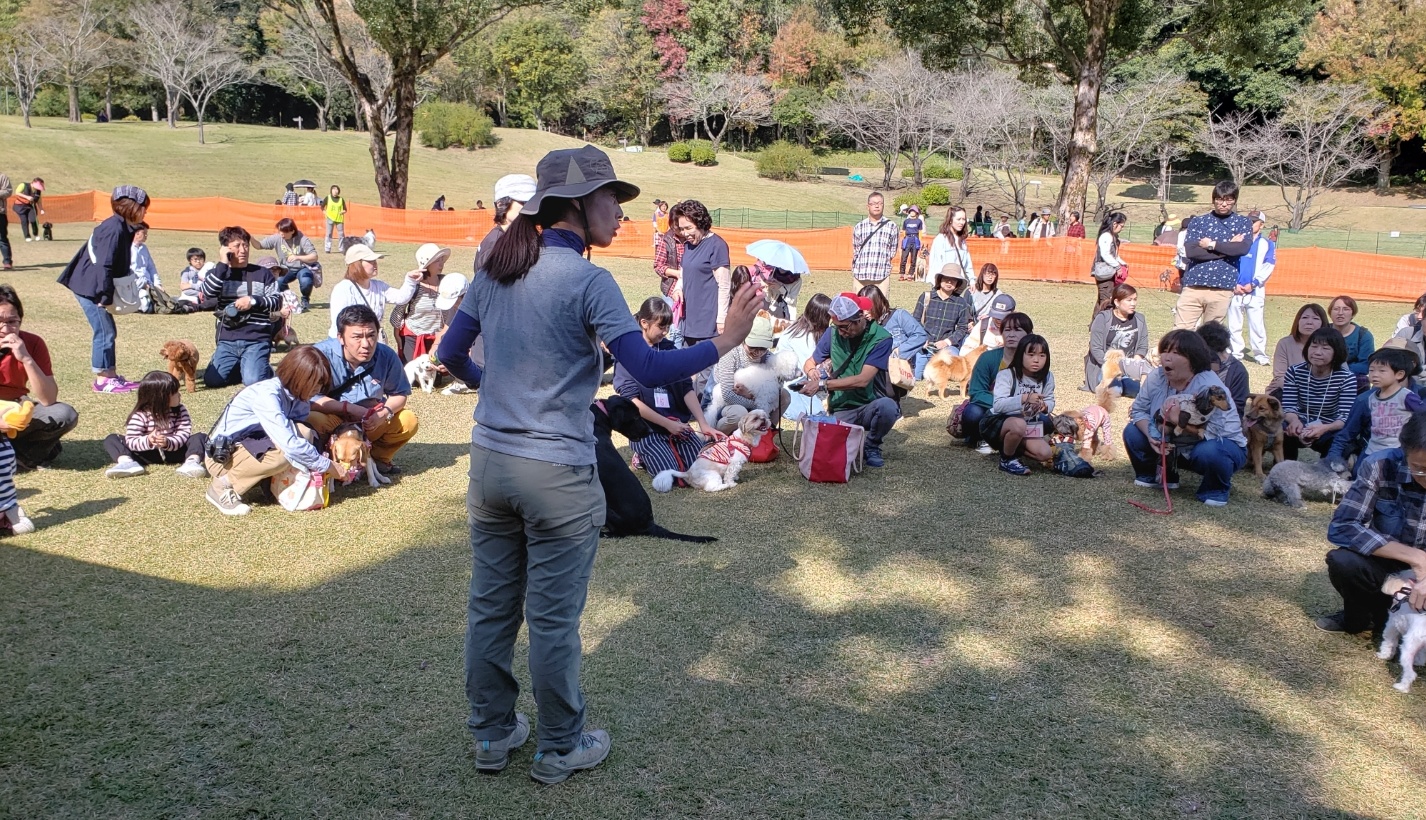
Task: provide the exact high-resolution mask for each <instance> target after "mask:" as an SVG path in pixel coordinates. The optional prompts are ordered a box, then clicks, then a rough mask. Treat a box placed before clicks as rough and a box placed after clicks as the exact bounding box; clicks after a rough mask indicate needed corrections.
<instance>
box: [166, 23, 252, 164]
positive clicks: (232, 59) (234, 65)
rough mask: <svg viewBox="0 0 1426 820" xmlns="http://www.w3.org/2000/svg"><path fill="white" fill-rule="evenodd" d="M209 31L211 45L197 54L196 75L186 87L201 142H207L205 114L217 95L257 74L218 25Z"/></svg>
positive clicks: (194, 61)
mask: <svg viewBox="0 0 1426 820" xmlns="http://www.w3.org/2000/svg"><path fill="white" fill-rule="evenodd" d="M208 33H209V34H210V37H209V38H208V42H209V43H210V44H211V45H209V46H208V48H206V49H204V50H203V51H200V52H199V53H198V54H197V55H196V56H195V57H194V60H193V63H194V66H193V78H192V79H191V80H189V82H188V85H186V86H184V87H183V96H184V97H186V98H187V99H188V103H189V104H190V105H192V106H193V113H194V115H196V116H197V117H198V144H199V145H203V144H204V142H205V138H204V133H203V116H204V113H205V112H206V111H207V110H208V104H209V103H210V102H212V101H213V97H214V96H216V95H217V94H218V92H220V91H222V90H224V89H227V88H232V87H233V86H235V85H241V84H243V83H246V82H250V81H251V80H252V79H253V76H254V75H253V70H252V68H251V67H249V66H248V64H247V63H245V62H243V58H242V57H241V56H239V55H238V51H237V49H235V48H233V47H232V46H229V45H226V44H224V43H223V42H222V39H221V37H220V36H219V33H218V27H217V26H216V25H213V26H211V28H209V29H208Z"/></svg>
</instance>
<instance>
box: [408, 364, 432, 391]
mask: <svg viewBox="0 0 1426 820" xmlns="http://www.w3.org/2000/svg"><path fill="white" fill-rule="evenodd" d="M439 372H440V371H438V370H437V369H436V361H435V359H432V358H431V357H430V355H422V356H417V357H416V358H414V359H412V360H411V361H409V362H407V363H406V381H408V382H410V383H411V384H416V383H417V382H419V383H420V384H421V389H422V390H424V391H425V392H427V393H429V392H431V390H432V389H433V388H435V386H436V376H437V375H438V374H439Z"/></svg>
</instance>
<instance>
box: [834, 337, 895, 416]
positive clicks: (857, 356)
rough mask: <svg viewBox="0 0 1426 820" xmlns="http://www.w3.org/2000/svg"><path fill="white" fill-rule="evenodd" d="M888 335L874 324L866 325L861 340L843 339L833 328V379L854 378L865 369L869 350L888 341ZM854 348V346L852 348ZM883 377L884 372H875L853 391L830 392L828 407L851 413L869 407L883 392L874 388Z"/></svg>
mask: <svg viewBox="0 0 1426 820" xmlns="http://www.w3.org/2000/svg"><path fill="white" fill-rule="evenodd" d="M890 338H891V334H890V333H888V332H887V330H886V328H884V327H882V326H881V325H879V324H877V323H876V322H867V329H866V332H865V333H863V334H862V336H861V338H860V339H844V338H842V334H840V333H838V332H837V330H836V328H833V329H832V355H831V364H832V378H834V379H845V378H848V377H850V376H856V375H858V374H860V373H861V372H862V368H863V367H865V366H866V357H867V356H869V355H871V349H872V348H874V347H876V346H877V343H878V342H880V341H881V340H882V339H890ZM854 344H855V345H856V347H853V346H852V345H854ZM884 376H885V371H883V372H882V373H878V374H877V375H876V378H874V379H872V380H871V382H869V383H868V384H867V385H866V386H865V387H859V388H857V389H856V390H833V391H832V392H831V395H830V396H829V397H828V400H827V407H828V408H829V409H831V410H833V411H836V410H851V409H853V408H856V407H862V406H864V405H868V404H871V403H872V402H874V401H876V400H877V399H879V398H881V396H882V391H881V390H879V389H877V382H879V381H881V379H882V378H883V377H884Z"/></svg>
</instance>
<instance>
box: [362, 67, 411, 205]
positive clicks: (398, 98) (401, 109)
mask: <svg viewBox="0 0 1426 820" xmlns="http://www.w3.org/2000/svg"><path fill="white" fill-rule="evenodd" d="M392 75H393V76H392V80H391V84H392V88H393V89H394V90H393V94H394V96H393V100H392V101H393V103H394V105H393V106H392V107H393V109H394V111H395V118H394V120H393V122H392V125H391V132H392V136H393V137H395V139H394V141H393V144H392V146H391V150H390V152H389V153H388V151H387V145H386V123H385V121H384V120H383V118H382V114H381V112H380V111H379V110H377V109H376V107H375V105H374V104H373V101H370V100H362V107H363V109H364V110H365V114H366V119H367V125H368V126H369V127H370V132H371V162H372V167H373V169H374V170H375V172H376V192H377V195H378V197H380V199H381V207H383V208H405V207H406V193H407V190H406V189H407V182H408V177H409V173H410V165H411V133H412V130H413V126H414V123H415V106H416V72H415V71H414V70H412V69H410V68H407V67H406V66H393V67H392Z"/></svg>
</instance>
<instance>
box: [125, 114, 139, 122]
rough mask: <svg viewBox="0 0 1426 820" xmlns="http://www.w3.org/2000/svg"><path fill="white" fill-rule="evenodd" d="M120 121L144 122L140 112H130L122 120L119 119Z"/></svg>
mask: <svg viewBox="0 0 1426 820" xmlns="http://www.w3.org/2000/svg"><path fill="white" fill-rule="evenodd" d="M119 122H143V120H141V119H139V115H138V114H130V115H129V116H127V117H125V118H123V119H122V120H119Z"/></svg>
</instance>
